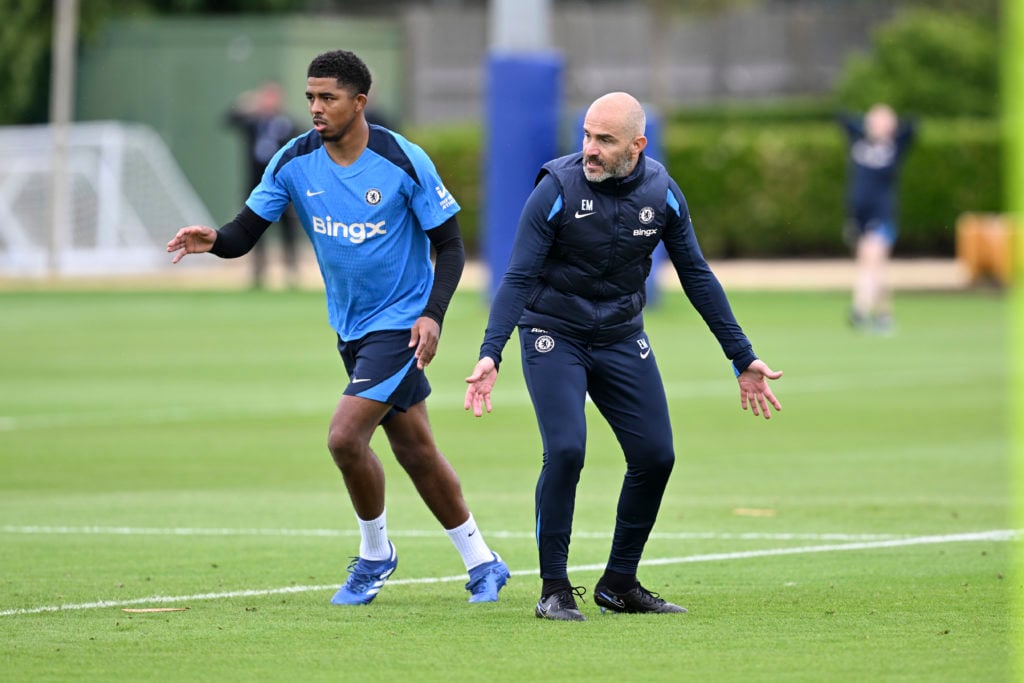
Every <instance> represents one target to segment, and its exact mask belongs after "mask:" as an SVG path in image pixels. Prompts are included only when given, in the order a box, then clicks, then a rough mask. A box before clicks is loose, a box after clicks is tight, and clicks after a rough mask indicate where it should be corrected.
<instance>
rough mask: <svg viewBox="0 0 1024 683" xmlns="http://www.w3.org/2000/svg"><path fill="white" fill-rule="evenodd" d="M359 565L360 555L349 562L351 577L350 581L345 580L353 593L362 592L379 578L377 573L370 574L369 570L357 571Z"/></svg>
mask: <svg viewBox="0 0 1024 683" xmlns="http://www.w3.org/2000/svg"><path fill="white" fill-rule="evenodd" d="M358 566H359V558H358V557H353V558H352V561H351V562H349V563H348V573H349V577H348V581H346V582H345V585H346V586H348V587H349V590H351V591H352V592H353V593H362V592H363V591H365V590H366V589H367V588H369V587H370V584H372V583H373V582H374V581H376V580H377V578H378V577H377V576H376V575H375V574H370V573H369V572H361V571H356V568H357V567H358Z"/></svg>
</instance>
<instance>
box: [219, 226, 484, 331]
mask: <svg viewBox="0 0 1024 683" xmlns="http://www.w3.org/2000/svg"><path fill="white" fill-rule="evenodd" d="M269 226H270V221H268V220H266V219H265V218H261V217H260V216H259V214H257V213H256V212H255V211H253V210H252V209H250V208H249V207H248V206H245V207H243V208H242V210H241V211H239V212H238V215H237V216H235V218H234V220H232V221H231V222H230V223H226V224H225V225H223V226H221V228H220V229H219V230H218V231H217V240H216V241H215V242H214V243H213V247H212V248H211V249H210V253H211V254H213V255H215V256H219V257H221V258H238V257H239V256H243V255H245V254H247V253H248V252H249V250H250V249H252V248H253V245H255V244H256V242H257V241H259V239H260V237H262V236H263V233H264V232H266V230H267V228H268V227H269ZM426 232H427V237H428V238H429V239H430V243H431V244H432V245H433V246H434V251H435V252H436V259H435V264H434V285H433V287H431V289H430V296H429V297H428V298H427V305H426V306H425V307H424V308H423V315H424V316H426V317H428V318H430V319H431V320H434V321H435V322H437V324H438V325H441V324H443V323H444V315H445V312H446V311H447V310H448V304H450V303H451V300H452V295H454V294H455V288H456V287H458V286H459V280H460V279H462V269H463V268H464V267H465V265H466V248H465V245H464V244H463V242H462V231H461V230H460V229H459V221H458V219H457V218H456V217H455V216H452V217H451V218H449V219H448V220H447V221H445V222H444V223H442V224H441V225H439V226H437V227H436V228H434V229H432V230H427V231H426Z"/></svg>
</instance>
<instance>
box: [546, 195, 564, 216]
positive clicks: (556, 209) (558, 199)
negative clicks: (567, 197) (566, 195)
mask: <svg viewBox="0 0 1024 683" xmlns="http://www.w3.org/2000/svg"><path fill="white" fill-rule="evenodd" d="M561 210H562V195H558V196H557V197H556V198H555V203H554V204H553V205H552V206H551V211H550V212H549V213H548V220H551V219H552V218H554V217H555V214H557V213H558V212H559V211H561Z"/></svg>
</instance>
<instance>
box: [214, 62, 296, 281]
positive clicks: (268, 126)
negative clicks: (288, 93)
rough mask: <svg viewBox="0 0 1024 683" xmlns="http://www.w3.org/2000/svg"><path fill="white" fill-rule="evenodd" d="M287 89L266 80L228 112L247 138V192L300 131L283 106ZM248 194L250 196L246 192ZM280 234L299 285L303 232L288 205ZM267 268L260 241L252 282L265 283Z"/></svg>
mask: <svg viewBox="0 0 1024 683" xmlns="http://www.w3.org/2000/svg"><path fill="white" fill-rule="evenodd" d="M283 103H284V92H283V89H282V88H281V84H280V83H277V82H275V81H265V82H264V83H263V84H262V85H260V87H259V88H257V89H255V90H249V91H246V92H243V93H242V94H241V95H239V96H238V98H237V99H236V100H235V103H234V106H232V108H231V110H230V111H229V112H228V114H227V121H228V124H229V125H231V126H232V127H234V128H237V129H238V130H239V131H240V132H241V133H242V135H243V136H244V139H245V153H246V165H245V169H246V176H245V179H246V191H247V192H248V191H251V190H252V188H254V187H256V186H257V185H259V184H260V179H261V178H262V177H263V171H264V170H265V169H266V168H267V164H268V163H270V160H271V159H272V158H273V157H274V155H275V154H276V153H277V150H279V149H281V147H283V146H284V144H285V143H286V142H288V141H289V140H291V139H292V138H293V137H295V136H296V135H297V134H298V133H299V130H298V128H297V126H296V125H295V123H294V122H293V121H292V120H291V119H290V118H289V117H288V115H287V114H285V112H284V109H283ZM246 196H248V195H246ZM278 225H280V226H281V229H280V231H279V234H280V236H281V249H282V254H283V256H284V267H285V282H286V283H287V284H288V286H290V287H295V286H297V285H298V284H299V261H298V245H297V237H298V233H299V232H300V231H301V229H302V228H301V226H300V225H299V219H298V216H296V215H295V211H294V210H293V209H291V208H289V209H288V210H287V211H285V213H284V215H283V216H282V217H281V220H280V221H278ZM266 270H267V253H266V243H265V242H263V241H260V242H257V243H256V244H255V245H254V246H253V249H252V284H253V287H256V288H260V287H263V285H264V280H265V277H266Z"/></svg>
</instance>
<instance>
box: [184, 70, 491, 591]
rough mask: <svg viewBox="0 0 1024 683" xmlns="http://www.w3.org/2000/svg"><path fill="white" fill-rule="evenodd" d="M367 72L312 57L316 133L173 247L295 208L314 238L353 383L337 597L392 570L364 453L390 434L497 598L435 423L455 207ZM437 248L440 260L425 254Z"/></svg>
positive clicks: (236, 246)
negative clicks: (434, 371)
mask: <svg viewBox="0 0 1024 683" xmlns="http://www.w3.org/2000/svg"><path fill="white" fill-rule="evenodd" d="M371 80H372V79H371V76H370V71H369V69H368V68H367V66H366V64H365V63H364V62H363V61H362V60H361V59H360V58H359V57H358V56H356V55H355V54H353V53H351V52H348V51H345V50H335V51H332V52H326V53H324V54H321V55H318V56H317V57H316V58H314V59H313V61H312V62H310V65H309V68H308V70H307V77H306V100H307V101H308V103H309V113H310V117H311V119H312V124H313V128H312V129H311V130H309V131H307V132H306V133H303V134H302V135H300V136H298V137H296V138H294V139H292V140H290V141H289V142H287V143H286V144H285V145H284V146H283V147H282V148H281V149H280V150H278V151H277V152H276V153H275V154H274V155H273V158H272V159H271V160H270V164H269V165H267V167H266V171H265V172H264V173H263V176H262V179H261V180H260V182H259V184H258V185H257V186H256V188H255V189H254V190H253V191H252V194H250V195H249V198H248V200H246V202H245V205H244V206H243V207H242V210H241V211H240V212H239V214H238V215H237V216H236V217H235V219H234V220H233V221H231V222H230V223H228V224H226V225H224V226H222V227H221V228H220V229H219V230H214V229H213V228H211V227H209V226H204V225H190V226H188V227H184V228H181V229H180V230H178V232H177V233H176V234H175V236H174V237H173V238H172V239H171V240H170V241H169V242H168V243H167V251H168V252H169V253H174V258H173V262H174V263H177V262H179V261H180V260H181V259H182V258H184V257H185V255H186V254H200V253H205V252H211V253H213V254H214V255H216V256H219V257H221V258H236V257H239V256H242V255H243V254H245V253H247V252H248V251H249V250H251V249H252V247H253V245H254V244H256V242H257V241H258V240H259V239H260V237H261V236H262V235H263V233H264V232H265V231H266V229H267V227H268V226H269V225H270V224H271V223H272V222H273V221H276V220H278V219H279V218H280V217H281V214H282V213H283V212H284V211H285V209H286V208H287V207H288V205H289V203H290V204H292V205H293V206H294V207H295V209H296V212H297V213H298V214H299V217H300V219H301V221H302V225H303V228H304V229H305V231H306V235H307V236H308V237H309V239H310V241H311V242H312V243H313V248H314V251H315V252H316V257H317V261H318V263H319V265H320V272H321V274H322V276H323V279H324V284H325V290H326V295H327V313H328V320H329V321H330V324H331V327H332V328H333V329H334V331H335V332H336V334H337V343H338V353H339V354H340V355H341V358H342V362H343V363H344V366H345V371H346V373H347V374H348V377H349V382H348V385H347V386H346V387H345V389H344V391H343V394H342V396H341V399H340V400H339V401H338V405H337V407H336V409H335V411H334V414H333V415H332V417H331V422H330V426H329V428H328V434H327V446H328V450H329V451H330V453H331V456H332V458H333V459H334V463H335V465H337V467H338V469H339V470H340V472H341V475H342V479H343V480H344V482H345V487H346V488H347V490H348V494H349V499H350V501H351V503H352V507H353V508H354V510H355V513H356V520H357V523H358V525H359V531H360V543H359V555H358V556H357V557H354V558H353V559H352V562H351V564H349V567H348V571H349V576H348V580H347V581H346V582H345V584H344V585H343V586H341V588H339V589H338V591H337V593H335V595H334V597H333V598H332V599H331V602H332V603H333V604H335V605H365V604H367V603H370V602H372V601H373V600H374V599H375V598H376V597H377V594H378V592H379V591H380V590H381V588H382V587H383V586H384V583H385V582H386V581H387V579H388V578H389V577H390V576H391V575H392V573H393V572H394V571H395V569H396V568H397V566H398V552H397V550H396V549H395V546H394V544H393V543H392V542H391V540H390V538H389V536H388V531H387V512H386V509H385V496H384V491H385V478H384V468H383V465H382V463H381V462H380V459H379V458H378V457H377V454H376V453H375V452H374V451H373V449H372V448H371V447H370V440H371V438H372V437H373V435H374V433H375V432H376V431H377V428H378V427H380V428H382V429H383V430H384V433H385V435H386V436H387V439H388V443H389V445H390V446H391V450H392V453H393V454H394V456H395V459H396V460H397V461H398V463H399V464H400V465H401V466H402V468H403V469H404V470H405V472H406V474H407V475H408V476H409V478H410V479H411V480H412V482H413V484H414V485H415V487H416V491H417V492H418V493H419V495H420V497H421V498H422V499H423V501H424V503H426V505H427V508H428V509H429V510H430V511H431V513H433V515H434V517H435V518H436V519H437V520H438V522H439V523H440V524H441V525H442V526H443V527H444V529H445V531H446V533H447V535H448V538H449V539H450V540H451V542H452V544H453V545H454V546H455V549H456V550H457V551H458V553H459V555H460V556H461V557H462V561H463V563H464V565H465V567H466V570H467V572H468V573H469V581H468V582H467V583H466V590H468V591H469V593H470V595H469V602H472V603H482V602H495V601H497V600H498V591H500V590H501V588H502V587H503V586H504V585H505V583H506V581H507V580H508V578H509V576H510V574H509V571H508V567H507V566H506V565H505V563H504V562H503V561H502V560H501V558H500V557H499V556H498V554H497V553H495V552H493V551H492V550H491V549H490V548H489V547H488V545H487V543H486V542H485V541H484V538H483V533H482V531H481V530H480V529H479V528H478V527H477V524H476V521H475V519H474V518H473V515H472V514H471V513H470V511H469V508H468V507H467V505H466V501H465V499H464V498H463V495H462V487H461V484H460V483H459V478H458V476H457V474H456V473H455V469H454V468H453V467H452V466H451V464H450V463H449V462H448V460H447V459H446V458H445V457H444V455H443V454H442V453H441V451H440V450H439V449H438V447H437V443H436V441H435V440H434V436H433V433H432V431H431V427H430V421H429V419H428V417H427V408H426V398H427V396H429V395H430V392H431V387H430V383H429V382H428V381H427V377H426V374H425V372H424V371H425V369H426V367H427V365H428V364H429V363H430V362H431V361H432V360H433V358H434V356H435V355H436V353H437V345H438V341H439V339H440V336H441V325H442V323H443V321H444V316H445V312H446V311H447V309H448V304H449V303H450V302H451V298H452V295H453V294H454V293H455V288H456V287H457V285H458V284H459V279H460V277H461V275H462V270H463V267H464V265H465V260H466V256H465V247H464V245H463V242H462V233H461V230H460V228H459V223H458V219H457V217H456V214H457V213H458V212H459V210H460V207H459V204H458V202H456V201H455V198H454V197H453V196H452V195H451V193H450V192H448V190H447V189H446V188H445V186H444V183H443V182H442V181H441V178H440V176H439V175H438V173H437V170H436V168H435V167H434V164H433V162H432V161H431V160H430V158H429V157H428V156H427V155H426V153H425V152H424V151H423V150H422V149H421V148H420V147H418V146H417V145H415V144H413V143H411V142H409V141H408V140H407V139H406V138H404V137H402V136H401V135H399V134H398V133H395V132H393V131H390V130H388V129H386V128H382V127H380V126H377V125H373V124H369V123H367V121H366V117H365V109H366V98H367V94H368V93H369V91H370V85H371ZM431 247H433V248H434V250H435V252H436V265H432V263H431V259H430V250H431Z"/></svg>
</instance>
